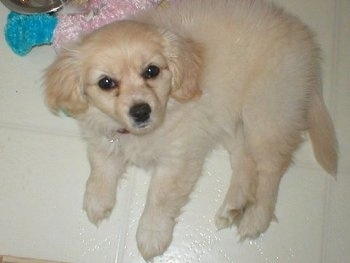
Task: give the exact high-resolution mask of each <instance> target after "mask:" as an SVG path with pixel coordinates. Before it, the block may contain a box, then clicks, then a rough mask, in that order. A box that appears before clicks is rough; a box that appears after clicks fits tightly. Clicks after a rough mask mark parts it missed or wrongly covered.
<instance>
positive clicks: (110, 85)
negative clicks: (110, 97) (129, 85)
mask: <svg viewBox="0 0 350 263" xmlns="http://www.w3.org/2000/svg"><path fill="white" fill-rule="evenodd" d="M98 86H99V87H100V88H101V89H103V90H111V89H114V88H116V87H117V86H118V84H117V82H116V81H115V80H114V79H112V78H110V77H107V76H104V77H103V78H102V79H100V80H99V81H98Z"/></svg>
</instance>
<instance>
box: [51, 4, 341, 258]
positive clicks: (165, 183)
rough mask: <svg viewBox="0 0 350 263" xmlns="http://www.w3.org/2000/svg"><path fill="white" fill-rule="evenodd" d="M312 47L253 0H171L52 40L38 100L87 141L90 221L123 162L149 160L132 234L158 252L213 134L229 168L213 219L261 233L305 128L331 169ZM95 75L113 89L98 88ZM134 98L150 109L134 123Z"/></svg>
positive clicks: (300, 30)
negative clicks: (69, 41) (58, 46)
mask: <svg viewBox="0 0 350 263" xmlns="http://www.w3.org/2000/svg"><path fill="white" fill-rule="evenodd" d="M319 56H320V54H319V48H318V46H317V44H316V43H315V40H314V37H313V34H312V33H311V32H310V30H309V29H308V28H307V27H306V26H305V25H304V24H302V23H301V22H300V21H299V20H298V19H297V18H295V17H293V16H291V15H289V14H287V13H285V12H284V11H283V10H281V9H279V8H277V7H275V6H274V5H272V4H269V3H266V2H263V1H258V0H256V1H254V0H232V1H225V0H216V1H214V0H202V1H200V0H186V1H178V2H176V3H174V4H173V5H170V6H169V7H167V8H165V9H157V10H152V11H148V12H144V13H141V14H139V15H137V16H135V17H131V18H130V19H129V20H128V21H123V22H116V23H113V24H111V25H108V26H105V27H103V28H101V29H99V30H97V31H95V32H93V33H92V34H90V35H88V36H85V37H83V38H82V39H81V41H79V42H78V43H76V44H74V45H73V46H72V47H70V48H69V49H66V50H63V51H62V53H61V54H60V55H59V56H58V58H57V59H56V61H55V62H54V63H53V64H52V65H51V66H50V67H49V68H48V71H47V73H46V75H45V85H46V100H47V103H48V106H49V107H50V108H51V109H52V110H53V112H57V111H59V110H62V109H63V110H66V111H69V112H70V113H71V114H72V116H74V117H75V118H76V119H77V120H78V121H79V123H80V125H81V130H82V133H83V136H84V137H85V138H86V140H87V143H88V152H89V160H90V163H91V174H90V177H89V180H88V182H87V186H86V193H85V199H84V209H85V210H86V212H87V215H88V217H89V219H90V220H91V221H92V222H93V223H98V222H99V221H100V220H102V219H104V218H106V217H108V216H109V214H110V212H111V210H112V209H113V206H114V204H115V195H116V186H117V181H118V178H120V176H121V175H122V174H123V173H124V172H125V168H126V166H127V165H137V166H140V167H144V168H152V169H153V177H152V180H151V185H150V189H149V193H148V198H147V203H146V206H145V210H144V212H143V215H142V217H141V219H140V223H139V228H138V231H137V241H138V247H139V250H140V252H141V254H142V255H143V257H144V258H145V259H151V258H153V257H154V256H157V255H160V254H162V253H163V252H164V251H165V250H166V249H167V247H168V246H169V244H170V243H171V240H172V232H173V228H174V226H175V223H176V218H177V217H178V216H179V214H180V210H181V208H182V207H183V206H184V205H185V204H186V202H187V201H188V198H189V195H190V193H191V190H192V188H193V187H194V185H195V183H196V181H197V179H198V177H199V176H200V174H201V170H202V166H203V162H204V159H205V157H206V155H207V153H208V151H210V149H212V147H214V146H215V145H216V144H221V145H223V146H224V147H225V148H226V149H227V151H228V152H229V153H230V155H231V164H232V170H233V176H232V181H231V185H230V186H229V190H228V193H227V196H226V198H225V200H224V203H223V205H222V206H221V207H220V209H219V210H218V213H217V215H216V225H217V227H218V228H223V227H228V226H230V225H231V224H233V223H235V224H236V225H237V227H238V232H239V234H240V235H241V236H242V237H256V236H258V235H259V234H260V233H262V232H264V231H265V230H266V229H267V228H268V226H269V224H270V222H271V220H272V218H273V215H274V208H275V203H276V199H277V192H278V186H279V182H280V179H281V177H282V175H283V173H284V172H285V171H286V169H287V168H288V166H289V164H290V162H291V158H292V154H293V152H294V150H295V149H296V148H297V146H298V145H299V143H300V142H301V135H302V133H303V132H304V131H310V136H311V141H312V143H313V146H314V151H315V155H316V157H317V159H318V161H319V162H320V164H321V165H322V166H323V167H324V168H325V169H326V170H327V171H328V172H329V173H330V174H335V173H336V169H337V153H336V138H335V134H334V129H333V126H332V122H331V120H330V117H329V114H328V112H327V110H326V107H325V104H324V102H323V99H322V96H321V87H320V86H321V84H320V78H321V76H320V65H319V64H320V59H319ZM148 65H156V66H158V67H159V69H160V73H159V75H158V76H157V77H155V78H151V79H146V78H144V77H143V72H144V70H145V68H147V66H148ZM104 76H108V77H110V78H112V79H113V80H115V82H116V83H117V85H116V87H115V88H113V89H111V90H108V91H106V90H102V89H101V88H100V87H99V86H98V82H99V80H101V78H103V77H104ZM140 103H147V104H148V105H149V107H150V109H151V113H150V116H149V119H148V120H147V121H146V122H144V123H141V124H140V123H136V122H135V120H134V119H133V118H132V117H131V113H130V109H131V107H133V106H134V105H135V104H140ZM126 131H127V132H129V133H125V132H126Z"/></svg>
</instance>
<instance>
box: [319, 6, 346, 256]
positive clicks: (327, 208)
mask: <svg viewBox="0 0 350 263" xmlns="http://www.w3.org/2000/svg"><path fill="white" fill-rule="evenodd" d="M341 6H342V4H341V0H335V1H334V7H333V8H334V9H333V25H332V39H333V41H332V60H331V63H332V68H331V87H330V88H331V94H330V98H329V110H330V113H331V116H332V117H333V121H334V123H335V126H338V125H336V124H337V118H336V117H337V116H336V113H337V105H336V98H337V89H338V88H339V87H338V85H339V81H338V70H339V67H338V63H339V61H338V60H339V42H340V36H341V34H340V32H339V31H340V30H341V28H340V26H341V19H342V13H341ZM338 173H339V171H338ZM332 192H333V187H332V183H331V180H330V179H329V178H328V177H327V178H326V179H325V190H324V205H323V233H322V251H321V263H326V262H327V259H328V242H329V236H330V227H329V224H330V223H331V213H330V212H331V203H332V200H331V199H332Z"/></svg>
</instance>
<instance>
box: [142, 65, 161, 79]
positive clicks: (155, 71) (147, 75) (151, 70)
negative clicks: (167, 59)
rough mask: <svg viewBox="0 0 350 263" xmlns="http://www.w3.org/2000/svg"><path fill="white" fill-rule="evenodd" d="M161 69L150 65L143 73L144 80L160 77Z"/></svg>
mask: <svg viewBox="0 0 350 263" xmlns="http://www.w3.org/2000/svg"><path fill="white" fill-rule="evenodd" d="M159 72H160V68H159V67H157V66H155V65H149V66H148V67H147V68H146V69H145V71H144V72H143V74H142V76H143V78H144V79H154V78H156V77H157V76H158V75H159Z"/></svg>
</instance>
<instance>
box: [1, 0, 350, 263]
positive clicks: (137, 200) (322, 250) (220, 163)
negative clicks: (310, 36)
mask: <svg viewBox="0 0 350 263" xmlns="http://www.w3.org/2000/svg"><path fill="white" fill-rule="evenodd" d="M276 2H279V3H280V4H282V5H283V6H286V7H287V9H288V10H290V11H291V12H293V13H295V14H297V15H299V16H300V17H301V18H302V19H303V20H304V21H305V22H306V23H308V24H309V25H310V26H311V27H312V28H313V29H314V30H315V31H316V33H317V34H318V37H319V39H320V42H321V45H322V48H323V50H324V62H325V63H324V93H325V98H326V101H327V104H328V106H329V108H330V111H331V113H332V116H333V118H334V121H335V124H336V129H337V133H338V137H339V144H340V167H339V174H338V179H337V181H335V180H333V179H331V178H330V177H328V176H327V175H326V174H325V173H324V172H323V171H322V170H321V169H320V168H319V167H318V165H317V164H316V162H315V161H314V158H313V156H312V153H311V150H310V145H309V143H308V142H306V143H305V144H304V145H303V147H301V149H300V150H299V152H298V153H297V155H296V158H295V165H294V166H293V167H292V168H291V169H290V170H289V171H288V173H287V174H286V175H285V177H284V179H283V182H282V185H281V189H280V195H279V201H278V206H277V210H276V214H277V216H278V219H279V223H273V224H272V225H271V227H270V229H269V230H268V231H267V233H266V234H264V235H263V236H262V237H261V238H259V239H257V240H254V241H251V242H249V241H246V242H243V243H242V242H239V239H238V236H237V234H236V230H235V229H234V228H232V229H227V230H222V231H217V230H216V229H215V226H214V222H213V217H214V214H215V211H216V209H217V208H218V207H219V205H220V203H221V202H222V199H223V196H224V193H225V191H226V188H227V182H228V180H229V171H230V167H229V163H228V160H227V155H226V153H225V152H224V151H222V150H221V149H217V150H215V151H214V152H213V153H212V154H211V155H210V157H208V161H207V163H206V168H205V172H204V176H203V177H202V179H201V180H200V182H199V184H198V187H197V188H196V190H195V192H194V193H193V195H192V200H191V202H190V203H189V204H188V205H187V206H186V208H185V211H184V213H183V214H182V215H181V217H180V218H179V223H178V225H177V226H176V229H175V234H174V241H173V243H172V245H171V247H170V248H169V250H168V251H167V252H166V253H165V254H164V255H163V256H162V257H158V258H156V259H155V260H154V262H159V263H160V262H166V263H173V262H174V263H175V262H179V263H187V262H189V263H196V262H201V263H228V262H242V263H252V262H258V263H260V262H268V263H270V262H271V263H272V262H282V263H285V262H295V263H311V262H323V263H346V262H350V224H349V222H350V221H349V218H350V202H349V200H350V191H349V188H350V162H349V156H350V118H349V115H350V74H349V72H350V16H349V14H350V1H349V0H309V1H305V0H293V1H291V0H278V1H277V0H276ZM7 13H8V10H7V9H5V8H4V7H3V6H0V28H3V27H4V25H5V22H6V15H7ZM53 57H54V52H53V49H52V48H51V47H40V48H35V49H34V50H33V51H32V52H31V53H30V54H29V55H27V56H25V57H23V58H22V57H17V56H16V55H14V54H13V53H11V51H10V50H9V48H8V47H7V45H6V44H5V41H4V37H3V36H1V39H0V112H1V113H0V211H1V212H0V255H1V254H12V255H16V256H26V257H34V258H48V259H52V260H59V261H66V262H72V263H73V262H74V263H75V262H77V263H79V262H82V263H89V262H98V263H103V262H106V263H112V262H118V263H124V262H125V263H134V262H135V263H136V262H144V261H143V260H142V259H141V258H140V256H139V254H138V251H137V249H136V242H135V230H136V226H137V222H138V219H139V216H140V213H141V210H142V207H143V203H144V200H145V194H146V190H147V185H148V180H149V177H148V175H147V174H145V173H144V172H142V171H140V170H137V169H136V168H133V169H130V171H129V172H128V176H127V177H126V179H125V180H124V181H123V182H122V184H121V185H120V187H119V193H118V205H117V207H116V209H115V210H114V211H113V214H112V216H111V218H110V219H109V220H107V221H106V222H104V223H102V224H101V226H100V227H99V228H98V229H97V228H95V227H94V226H92V225H91V224H90V223H89V222H88V220H87V218H86V216H85V214H84V212H83V211H82V210H81V203H82V196H83V191H84V185H85V180H86V179H87V176H88V170H89V166H88V163H87V159H86V153H85V145H84V143H83V142H82V141H81V139H80V138H79V136H78V131H77V127H76V124H75V123H74V121H73V120H71V119H69V118H61V119H60V118H57V117H54V116H52V115H51V114H50V113H49V112H48V111H47V109H46V108H45V106H44V104H43V102H42V88H41V86H40V83H41V81H40V78H41V74H42V70H43V69H44V68H45V67H46V66H47V65H48V64H49V63H50V62H51V61H52V59H53ZM347 114H349V115H347Z"/></svg>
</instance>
